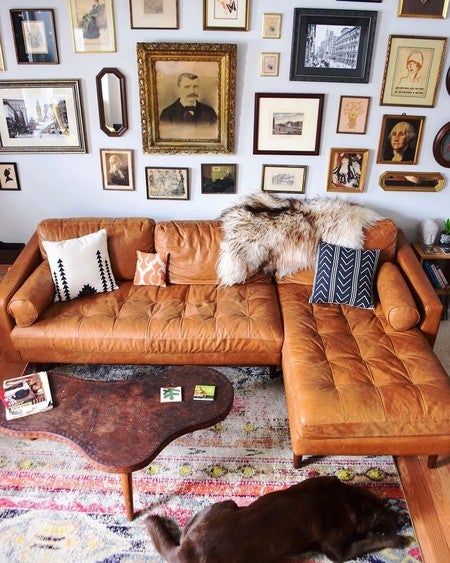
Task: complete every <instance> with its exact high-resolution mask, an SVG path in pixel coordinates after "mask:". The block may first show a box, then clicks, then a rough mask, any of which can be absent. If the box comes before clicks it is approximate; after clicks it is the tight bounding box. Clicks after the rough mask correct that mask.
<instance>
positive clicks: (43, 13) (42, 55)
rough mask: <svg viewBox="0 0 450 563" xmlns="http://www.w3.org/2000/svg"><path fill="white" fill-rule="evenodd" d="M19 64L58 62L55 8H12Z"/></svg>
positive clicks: (12, 22) (12, 21)
mask: <svg viewBox="0 0 450 563" xmlns="http://www.w3.org/2000/svg"><path fill="white" fill-rule="evenodd" d="M10 13H11V24H12V28H13V34H14V44H15V46H16V56H17V62H18V64H58V63H59V57H58V44H57V41H56V31H55V17H54V13H53V10H50V9H48V10H16V9H15V10H10Z"/></svg>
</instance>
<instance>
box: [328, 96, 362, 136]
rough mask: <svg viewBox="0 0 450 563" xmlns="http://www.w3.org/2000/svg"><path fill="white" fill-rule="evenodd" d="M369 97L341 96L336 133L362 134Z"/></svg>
mask: <svg viewBox="0 0 450 563" xmlns="http://www.w3.org/2000/svg"><path fill="white" fill-rule="evenodd" d="M369 106H370V97H368V96H341V101H340V104H339V115H338V122H337V127H336V133H352V134H353V135H364V133H365V132H366V128H367V118H368V116H369Z"/></svg>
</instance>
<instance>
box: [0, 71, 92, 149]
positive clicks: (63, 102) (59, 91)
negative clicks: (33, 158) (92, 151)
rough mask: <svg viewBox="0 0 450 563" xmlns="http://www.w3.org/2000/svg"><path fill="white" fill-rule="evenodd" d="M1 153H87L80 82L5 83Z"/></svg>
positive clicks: (0, 102) (0, 86)
mask: <svg viewBox="0 0 450 563" xmlns="http://www.w3.org/2000/svg"><path fill="white" fill-rule="evenodd" d="M0 152H14V153H20V152H23V153H28V152H42V153H47V152H74V153H85V152H87V148H86V139H85V127H84V121H83V114H82V109H81V94H80V81H79V80H1V81H0Z"/></svg>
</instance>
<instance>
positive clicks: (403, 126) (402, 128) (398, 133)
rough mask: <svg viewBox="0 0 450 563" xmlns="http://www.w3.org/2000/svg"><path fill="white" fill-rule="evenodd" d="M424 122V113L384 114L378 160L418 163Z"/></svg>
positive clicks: (393, 162)
mask: <svg viewBox="0 0 450 563" xmlns="http://www.w3.org/2000/svg"><path fill="white" fill-rule="evenodd" d="M424 122H425V117H424V116H423V115H384V116H383V122H382V125H381V135H380V142H379V145H378V156H377V162H378V163H381V164H390V163H392V164H417V161H418V155H419V149H420V144H421V142H422V131H423V124H424Z"/></svg>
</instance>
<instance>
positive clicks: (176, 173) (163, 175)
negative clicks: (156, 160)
mask: <svg viewBox="0 0 450 563" xmlns="http://www.w3.org/2000/svg"><path fill="white" fill-rule="evenodd" d="M145 178H146V184H147V199H189V169H188V168H154V167H150V166H147V167H146V168H145Z"/></svg>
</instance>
